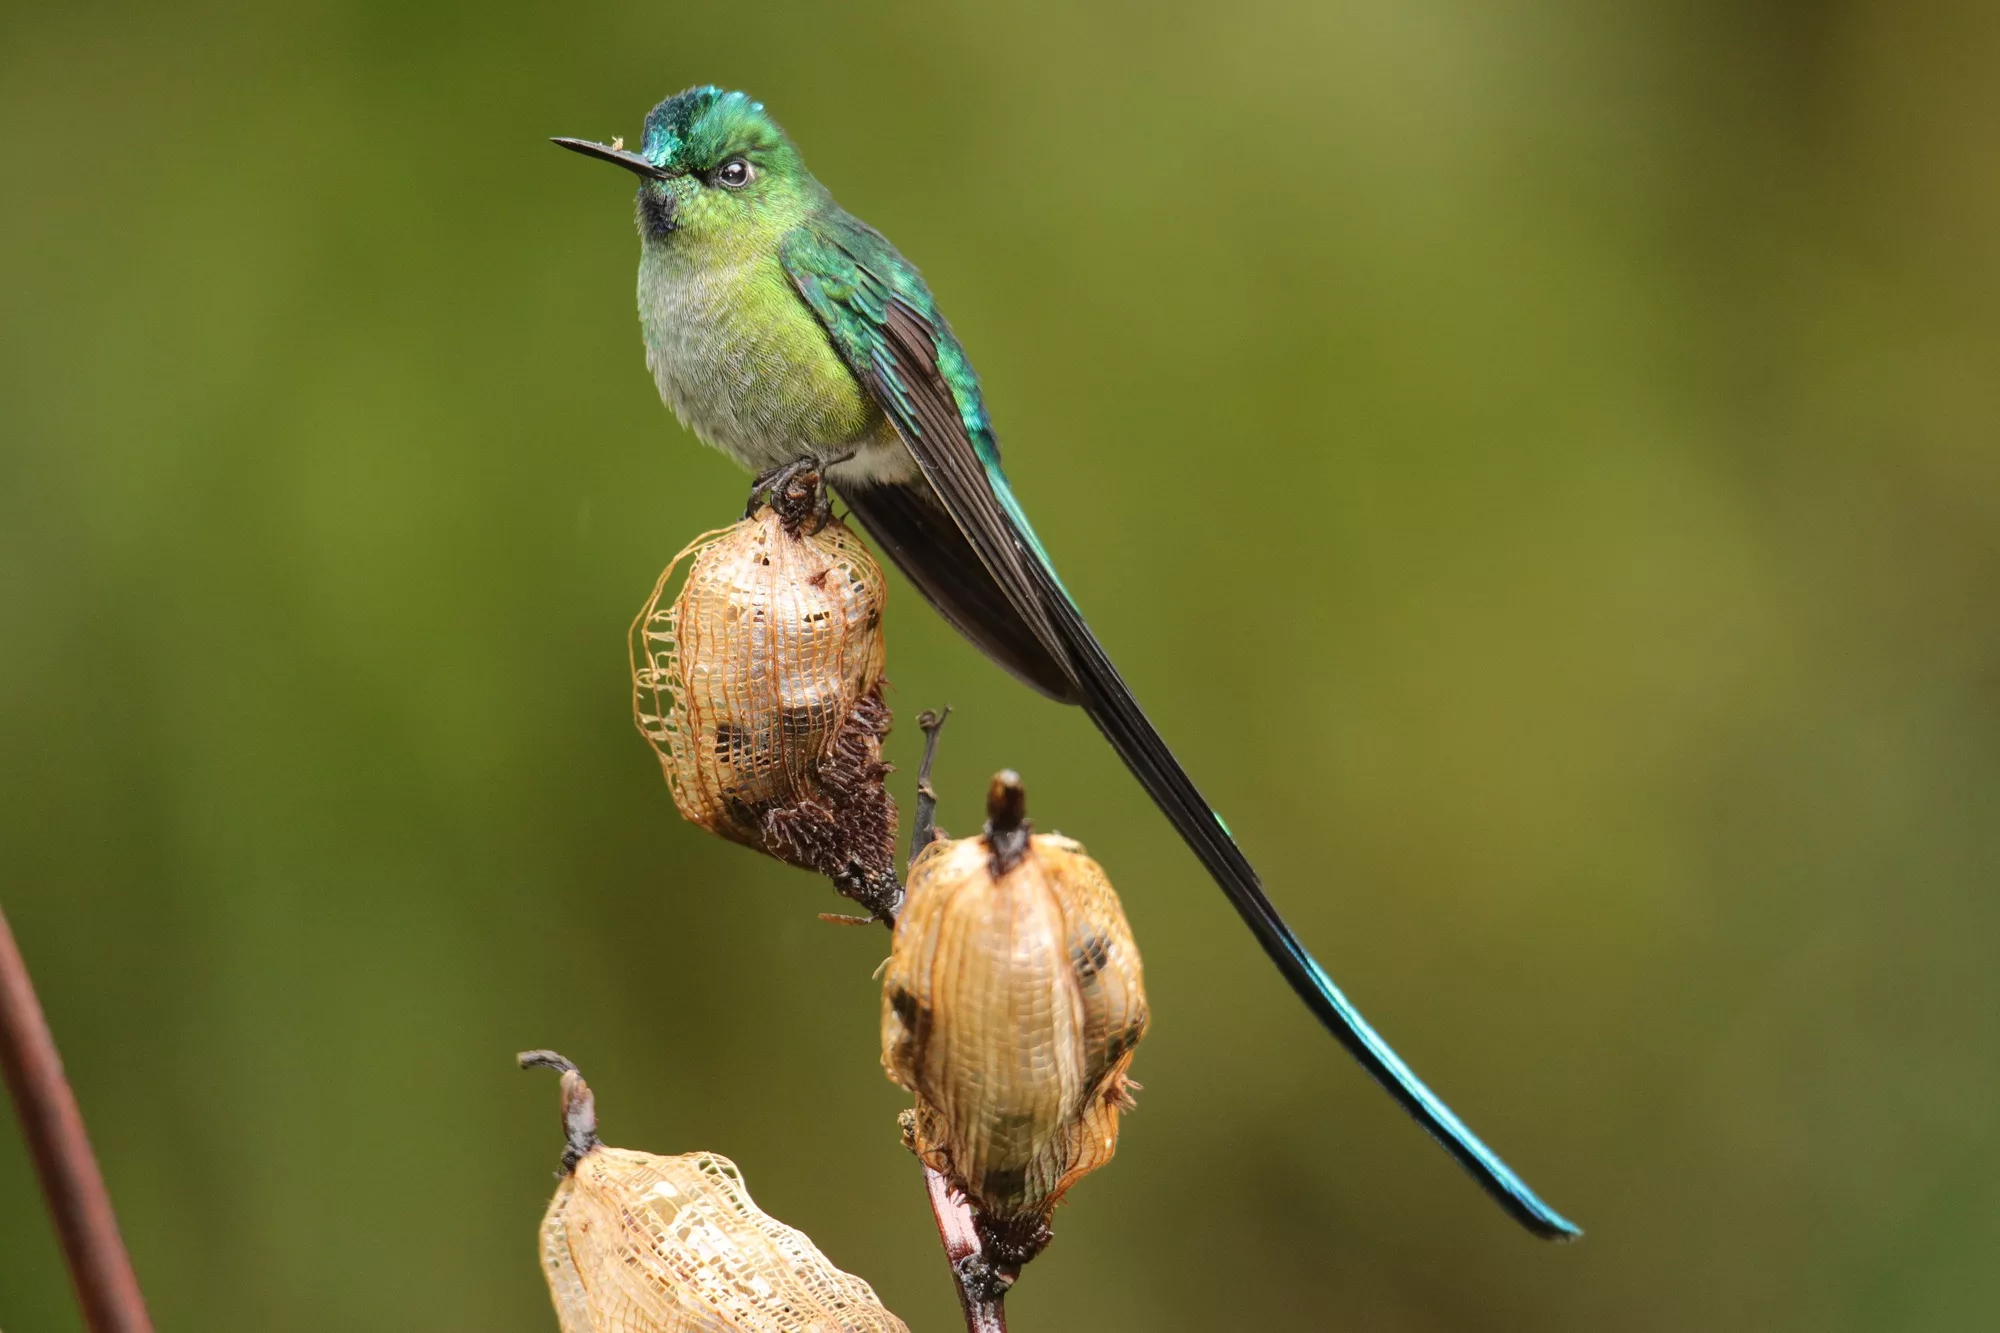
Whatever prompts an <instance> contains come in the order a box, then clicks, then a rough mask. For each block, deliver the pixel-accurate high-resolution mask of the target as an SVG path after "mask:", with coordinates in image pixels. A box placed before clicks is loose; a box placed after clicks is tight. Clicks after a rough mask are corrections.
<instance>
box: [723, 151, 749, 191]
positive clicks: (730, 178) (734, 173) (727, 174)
mask: <svg viewBox="0 0 2000 1333" xmlns="http://www.w3.org/2000/svg"><path fill="white" fill-rule="evenodd" d="M756 174H757V173H756V172H754V171H752V170H751V169H750V164H749V163H748V162H745V161H744V160H743V159H742V158H740V157H732V158H730V159H729V160H728V161H727V162H724V163H723V164H722V165H721V166H719V167H717V168H716V169H715V183H716V184H717V185H720V186H722V187H723V188H724V189H729V190H740V189H742V188H743V187H744V186H746V185H748V184H749V183H750V178H751V177H752V176H754V175H756Z"/></svg>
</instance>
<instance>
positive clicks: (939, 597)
mask: <svg viewBox="0 0 2000 1333" xmlns="http://www.w3.org/2000/svg"><path fill="white" fill-rule="evenodd" d="M840 495H841V498H842V499H844V500H846V501H847V507H848V508H849V509H850V510H852V511H853V513H854V516H855V517H856V518H858V519H860V520H861V523H862V526H864V527H866V528H867V529H868V531H869V534H870V535H871V536H873V537H874V538H875V541H876V544H877V545H879V546H880V547H881V548H882V550H883V551H884V552H885V553H886V554H887V555H888V557H889V558H890V559H891V560H893V561H895V562H896V565H897V567H898V568H899V569H901V570H902V571H903V573H904V574H906V575H908V576H909V580H910V582H911V583H914V584H915V585H916V587H917V591H918V592H920V593H922V594H923V595H924V599H925V600H926V601H928V602H929V603H930V604H931V605H932V606H934V607H936V608H937V612H938V614H939V615H941V616H943V617H944V618H945V621H946V622H947V623H948V624H950V625H951V627H952V628H953V629H955V630H957V631H958V632H959V633H960V634H963V635H964V636H965V637H966V638H968V639H970V640H971V641H972V642H973V643H974V644H976V645H977V646H978V647H979V649H980V651H981V652H984V653H985V654H986V655H987V656H988V657H990V658H992V659H993V660H994V661H995V662H998V663H999V664H1000V665H1001V666H1003V667H1005V668H1006V669H1007V671H1008V673H1009V674H1010V675H1012V676H1013V677H1014V678H1015V679H1016V680H1018V681H1020V682H1021V683H1022V684H1024V685H1027V686H1029V687H1030V688H1032V689H1035V690H1038V691H1040V692H1041V693H1043V694H1046V695H1048V696H1049V697H1050V698H1051V699H1055V700H1057V701H1059V702H1061V703H1068V704H1073V703H1081V702H1082V697H1081V696H1080V695H1078V694H1077V692H1076V682H1075V681H1073V680H1071V679H1070V677H1069V672H1068V670H1067V669H1066V668H1065V667H1064V666H1063V664H1062V663H1061V662H1059V661H1058V660H1057V659H1055V658H1054V657H1051V656H1050V655H1049V650H1048V649H1047V648H1046V647H1044V646H1043V644H1042V641H1041V640H1040V639H1039V638H1037V637H1036V636H1035V631H1034V630H1033V629H1032V628H1030V627H1029V625H1028V623H1027V622H1026V621H1025V620H1023V619H1022V618H1021V614H1020V612H1018V611H1016V610H1015V609H1014V604H1013V603H1012V602H1010V601H1008V600H1007V595H1006V593H1004V592H1002V591H1001V590H1000V585H999V584H998V583H995V582H994V581H993V576H992V575H991V574H989V573H987V572H986V565H985V563H984V562H983V561H981V560H980V558H979V553H978V552H977V551H974V550H973V549H972V545H971V543H970V542H968V541H966V540H965V534H964V533H962V532H960V531H959V530H958V524H957V523H955V522H954V521H953V520H952V517H951V515H950V514H947V513H946V512H945V511H944V506H943V505H942V504H941V503H939V501H938V497H937V492H936V491H934V490H932V489H931V487H930V483H929V482H926V481H917V482H915V483H912V484H910V485H907V486H898V485H874V486H842V487H841V488H840Z"/></svg>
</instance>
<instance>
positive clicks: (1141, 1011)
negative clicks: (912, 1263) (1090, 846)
mask: <svg viewBox="0 0 2000 1333" xmlns="http://www.w3.org/2000/svg"><path fill="white" fill-rule="evenodd" d="M1009 776H1011V775H1009ZM1003 850H1004V849H1003ZM1146 1022H1147V1013H1146V994H1145V980H1144V976H1143V974H1142V972H1141V968H1140V963H1139V950H1138V948H1137V946H1136V945H1135V944H1134V943H1133V941H1132V932H1131V928H1130V927H1129V926H1128V925H1127V924H1126V921H1125V912H1124V909H1123V908H1122V907H1121V906H1120V905H1119V902H1118V895H1117V894H1116V893H1115V892H1114V891H1113V890H1112V887H1111V883H1110V881H1109V880H1108V879H1106V878H1105V875H1104V871H1103V869H1102V868H1101V867H1100V866H1099V865H1098V864H1097V862H1095V861H1093V860H1092V859H1091V858H1090V857H1089V856H1088V855H1087V854H1086V853H1085V852H1084V850H1083V848H1082V846H1081V845H1080V844H1078V843H1076V842H1074V841H1072V840H1071V839H1069V838H1065V837H1061V836H1059V835H1054V834H1049V835H1033V836H1025V834H1023V835H1021V836H1018V837H1017V838H1016V840H1015V843H1014V854H1013V855H1012V856H1011V857H1010V856H1005V855H996V851H995V844H994V842H993V840H992V839H991V838H990V837H989V836H980V837H974V838H961V839H958V840H956V841H939V842H935V843H932V844H931V845H930V847H928V848H927V849H925V851H924V852H923V854H922V855H921V856H920V857H919V858H918V860H917V863H916V865H915V866H914V867H913V868H912V869H911V872H910V881H909V885H908V887H907V891H906V893H905V896H904V900H903V907H902V911H901V914H900V915H899V916H898V918H897V921H896V937H895V944H894V946H893V949H892V952H891V954H890V958H889V964H888V968H887V970H886V971H885V973H884V976H883V987H882V1066H883V1068H884V1069H885V1070H886V1071H887V1072H888V1074H889V1077H890V1078H891V1079H892V1080H894V1081H895V1082H896V1083H898V1084H900V1085H901V1086H903V1087H905V1088H907V1089H909V1090H910V1091H911V1092H913V1093H915V1094H916V1103H917V1104H916V1115H915V1117H914V1120H915V1123H914V1132H913V1137H914V1140H915V1142H914V1146H915V1148H916V1150H917V1152H918V1154H919V1155H920V1156H921V1157H922V1158H923V1160H924V1162H925V1164H926V1165H928V1166H930V1167H931V1168H933V1169H934V1170H937V1171H939V1172H941V1173H942V1174H943V1175H944V1176H945V1177H946V1178H947V1179H948V1180H950V1181H951V1183H952V1184H953V1185H954V1186H955V1187H956V1188H958V1189H959V1190H961V1191H963V1192H964V1194H965V1196H966V1199H967V1202H969V1203H970V1204H971V1205H972V1208H973V1210H974V1212H975V1213H976V1214H977V1215H978V1220H979V1225H980V1231H981V1234H982V1237H983V1238H984V1240H985V1242H986V1245H987V1250H988V1256H989V1258H992V1259H994V1260H995V1261H996V1262H999V1263H1002V1264H1012V1265H1018V1264H1020V1263H1022V1262H1025V1261H1026V1260H1027V1259H1029V1258H1032V1257H1033V1256H1034V1253H1035V1252H1036V1251H1038V1250H1039V1249H1040V1248H1041V1246H1042V1245H1043V1244H1045V1243H1046V1241H1047V1235H1048V1230H1047V1222H1048V1217H1049V1214H1050V1212H1051V1211H1052V1210H1053V1209H1054V1207H1055V1205H1056V1204H1057V1202H1058V1201H1059V1200H1060V1199H1061V1198H1062V1196H1063V1194H1064V1192H1065V1191H1067V1190H1068V1189H1069V1188H1070V1186H1072V1185H1073V1184H1075V1183H1076V1182H1077V1181H1078V1180H1079V1179H1081V1178H1082V1177H1083V1176H1085V1175H1087V1174H1089V1173H1090V1172H1092V1171H1094V1170H1096V1169H1097V1168H1098V1167H1100V1166H1102V1165H1104V1163H1105V1162H1107V1161H1109V1160H1110V1159H1111V1155H1112V1154H1113V1153H1114V1152H1115V1151H1116V1150H1117V1147H1118V1120H1119V1115H1120V1113H1121V1112H1122V1111H1123V1110H1125V1109H1126V1108H1128V1107H1129V1106H1130V1105H1131V1099H1130V1095H1129V1093H1128V1091H1127V1089H1128V1084H1129V1082H1130V1080H1129V1079H1128V1078H1127V1076H1126V1071H1127V1069H1128V1067H1129V1066H1130V1064H1131V1062H1132V1053H1133V1048H1134V1047H1135V1046H1137V1045H1138V1042H1139V1039H1140V1038H1141V1037H1142V1036H1144V1035H1145V1031H1146Z"/></svg>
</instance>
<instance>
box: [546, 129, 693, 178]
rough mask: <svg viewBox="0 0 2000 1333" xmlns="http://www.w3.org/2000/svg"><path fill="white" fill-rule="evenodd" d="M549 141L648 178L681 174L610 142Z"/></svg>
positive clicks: (580, 140)
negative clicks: (658, 165)
mask: <svg viewBox="0 0 2000 1333" xmlns="http://www.w3.org/2000/svg"><path fill="white" fill-rule="evenodd" d="M549 142H550V143H552V144H560V145H561V146H562V147H564V148H567V149H569V150H570V151H571V152H572V153H582V154H583V155H584V156H585V157H594V158H597V159H598V160H600V161H603V162H609V163H611V164H612V165H613V166H619V167H623V168H625V170H627V171H629V172H631V173H632V174H633V175H635V176H644V177H646V178H647V179H648V180H656V181H663V180H669V179H671V178H672V177H674V176H677V175H679V174H680V173H679V172H674V171H666V170H663V169H662V168H660V167H656V166H654V165H653V164H652V163H651V162H648V161H647V160H646V159H645V158H643V157H640V156H639V155H638V154H637V153H628V152H626V151H625V150H624V149H623V148H613V147H612V146H611V145H610V144H605V143H592V142H591V141H590V140H588V139H551V140H549Z"/></svg>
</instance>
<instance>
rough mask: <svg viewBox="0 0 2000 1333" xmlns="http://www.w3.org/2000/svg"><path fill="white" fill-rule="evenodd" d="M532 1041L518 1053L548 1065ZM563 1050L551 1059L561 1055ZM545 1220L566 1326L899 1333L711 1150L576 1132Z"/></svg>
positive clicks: (546, 1267) (571, 1083)
mask: <svg viewBox="0 0 2000 1333" xmlns="http://www.w3.org/2000/svg"><path fill="white" fill-rule="evenodd" d="M548 1057H552V1053H544V1052H535V1053H531V1054H530V1055H529V1056H524V1057H523V1061H524V1063H544V1064H554V1063H556V1061H557V1060H560V1057H552V1058H548ZM567 1063H568V1062H567V1061H562V1062H561V1064H558V1065H557V1067H558V1068H561V1067H563V1066H566V1065H567ZM563 1092H564V1109H565V1118H566V1120H568V1121H569V1123H570V1125H571V1129H572V1136H571V1143H572V1149H571V1152H570V1153H567V1154H565V1158H564V1160H565V1165H566V1167H567V1168H568V1169H567V1173H566V1174H565V1175H564V1177H563V1180H562V1183H561V1184H560V1185H558V1186H557V1187H556V1193H555V1197H554V1198H553V1199H551V1200H550V1201H549V1207H548V1212H547V1213H546V1214H545V1215H544V1216H543V1218H542V1231H541V1251H542V1272H543V1275H544V1276H545V1277H546V1278H547V1279H548V1284H549V1295H550V1298H551V1300H552V1301H553V1302H554V1304H555V1308H556V1316H557V1319H558V1320H559V1321H560V1322H561V1325H562V1333H908V1327H907V1326H906V1325H905V1324H904V1323H903V1321H902V1320H900V1319H898V1318H897V1317H896V1316H895V1315H893V1314H891V1313H890V1312H889V1311H888V1310H887V1309H885V1308H884V1307H883V1305H882V1302H881V1301H880V1300H878V1299H877V1298H876V1295H875V1292H874V1290H873V1289H872V1288H871V1287H870V1286H869V1285H868V1284H867V1283H866V1282H864V1281H863V1280H862V1279H860V1278H858V1277H855V1276H854V1275H853V1274H851V1273H845V1272H842V1271H841V1270H840V1269H838V1268H836V1267H834V1266H833V1264H832V1263H831V1262H829V1261H828V1259H827V1258H826V1256H825V1255H823V1254H821V1253H820V1252H819V1249H818V1248H817V1247H816V1246H815V1245H814V1244H813V1242H812V1238H811V1237H809V1236H807V1235H806V1234H805V1233H804V1232H803V1231H799V1230H796V1229H794V1228H792V1227H788V1226H786V1225H785V1224H784V1223H783V1222H780V1221H778V1220H777V1219H776V1218H774V1217H772V1216H770V1215H769V1214H768V1213H766V1212H764V1211H763V1210H762V1209H761V1208H759V1207H758V1206H757V1205H756V1203H755V1202H754V1201H753V1200H752V1199H751V1198H750V1191H749V1190H748V1188H746V1187H745V1185H744V1183H743V1176H742V1173H741V1172H740V1171H738V1170H737V1167H736V1164H735V1163H734V1162H732V1161H730V1160H729V1159H728V1158H726V1157H722V1156H720V1155H718V1154H716V1153H705V1152H698V1153H689V1154H687V1155H685V1156H680V1157H658V1156H655V1155H653V1154H652V1153H643V1152H633V1151H630V1150H628V1149H624V1148H609V1147H605V1146H603V1145H601V1144H599V1143H597V1142H596V1138H595V1130H594V1119H593V1128H592V1129H591V1130H590V1132H589V1134H588V1137H586V1138H584V1139H582V1140H581V1141H579V1139H578V1136H577V1135H576V1134H575V1132H574V1131H575V1125H576V1117H575V1115H574V1111H573V1108H574V1106H575V1105H576V1100H575V1099H576V1098H577V1097H578V1096H579V1095H580V1096H581V1097H582V1098H584V1099H586V1104H587V1099H588V1097H589V1089H588V1087H586V1086H584V1084H583V1082H582V1080H581V1078H579V1077H577V1075H576V1073H575V1071H574V1069H573V1068H571V1069H569V1070H568V1072H566V1073H565V1074H564V1076H563Z"/></svg>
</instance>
